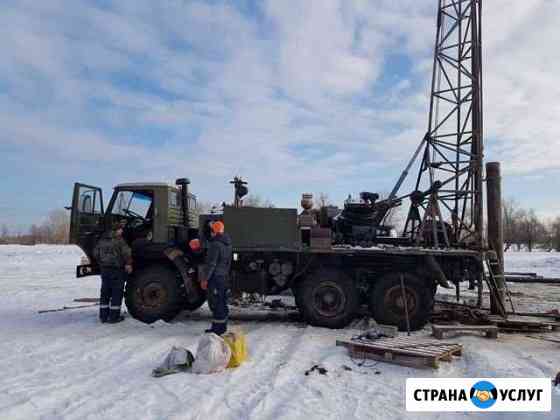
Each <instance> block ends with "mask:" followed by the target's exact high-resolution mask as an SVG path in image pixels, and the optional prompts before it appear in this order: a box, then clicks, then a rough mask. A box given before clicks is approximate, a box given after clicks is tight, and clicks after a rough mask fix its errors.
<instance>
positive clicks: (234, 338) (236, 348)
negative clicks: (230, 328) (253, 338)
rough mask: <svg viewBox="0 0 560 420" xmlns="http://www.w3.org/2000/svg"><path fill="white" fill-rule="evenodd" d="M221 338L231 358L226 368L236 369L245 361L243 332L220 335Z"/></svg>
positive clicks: (245, 349) (245, 344)
mask: <svg viewBox="0 0 560 420" xmlns="http://www.w3.org/2000/svg"><path fill="white" fill-rule="evenodd" d="M222 338H223V339H224V341H225V342H226V343H227V344H228V346H229V348H230V349H231V358H230V359H229V363H228V365H227V367H228V368H235V367H238V366H239V365H241V363H243V362H244V361H245V360H247V341H246V339H245V334H243V332H241V331H236V332H228V333H226V334H224V335H222Z"/></svg>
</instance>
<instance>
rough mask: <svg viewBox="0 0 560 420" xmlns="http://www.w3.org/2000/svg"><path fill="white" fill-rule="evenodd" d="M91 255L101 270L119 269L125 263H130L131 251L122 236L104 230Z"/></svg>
mask: <svg viewBox="0 0 560 420" xmlns="http://www.w3.org/2000/svg"><path fill="white" fill-rule="evenodd" d="M93 256H94V258H95V260H96V261H97V264H99V267H100V268H101V270H107V269H121V268H124V266H125V265H126V264H132V252H131V250H130V247H129V246H128V244H127V243H126V242H125V240H124V239H123V238H122V237H119V236H117V235H116V234H115V233H114V232H112V231H107V232H105V233H104V234H103V235H102V236H101V238H100V239H99V242H97V245H96V246H95V249H94V250H93Z"/></svg>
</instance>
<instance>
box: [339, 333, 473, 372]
mask: <svg viewBox="0 0 560 420" xmlns="http://www.w3.org/2000/svg"><path fill="white" fill-rule="evenodd" d="M336 345H337V346H342V347H346V348H347V349H348V351H349V352H350V354H351V355H352V357H356V358H367V359H373V360H380V361H383V362H387V363H395V364H399V365H405V366H412V367H418V368H428V367H431V368H438V367H439V361H440V360H443V361H446V362H450V361H452V360H453V356H461V354H462V351H463V346H462V345H460V344H456V343H442V342H440V341H434V340H431V339H423V338H416V337H395V338H381V339H378V340H362V339H353V340H337V341H336Z"/></svg>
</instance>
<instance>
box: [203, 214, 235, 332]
mask: <svg viewBox="0 0 560 420" xmlns="http://www.w3.org/2000/svg"><path fill="white" fill-rule="evenodd" d="M211 236H212V238H211V239H210V241H209V247H208V254H207V258H206V268H207V271H206V279H207V280H206V281H203V282H202V284H201V286H202V288H203V289H206V288H207V289H208V306H209V307H210V310H211V311H212V327H211V328H210V329H208V330H206V332H213V333H215V334H218V335H222V334H223V333H225V332H226V330H227V321H228V315H229V309H228V305H227V296H226V281H227V276H228V274H229V269H230V266H231V254H232V248H231V239H230V237H229V235H228V234H227V233H224V224H223V223H222V222H220V221H217V222H213V223H212V224H211Z"/></svg>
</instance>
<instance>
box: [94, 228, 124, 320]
mask: <svg viewBox="0 0 560 420" xmlns="http://www.w3.org/2000/svg"><path fill="white" fill-rule="evenodd" d="M122 234H123V226H122V224H121V223H115V224H114V225H113V229H112V230H108V231H106V232H105V233H104V234H103V236H101V239H99V242H98V243H97V245H96V246H95V249H94V251H93V255H94V257H95V260H96V261H97V264H99V268H100V269H101V297H100V299H99V319H100V320H101V322H107V323H110V324H116V323H117V322H121V321H122V320H124V317H123V316H122V315H121V304H122V300H123V294H124V284H125V282H126V276H127V274H130V273H132V252H131V250H130V247H129V246H128V244H127V243H126V242H125V240H124V239H123V237H122Z"/></svg>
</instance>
